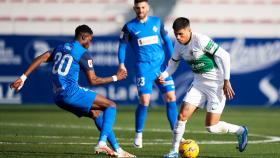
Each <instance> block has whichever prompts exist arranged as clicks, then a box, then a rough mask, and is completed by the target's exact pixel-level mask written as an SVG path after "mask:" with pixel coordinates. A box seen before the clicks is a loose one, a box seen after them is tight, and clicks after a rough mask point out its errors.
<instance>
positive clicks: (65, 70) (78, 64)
mask: <svg viewBox="0 0 280 158" xmlns="http://www.w3.org/2000/svg"><path fill="white" fill-rule="evenodd" d="M86 51H87V49H86V48H84V47H83V46H82V45H81V44H80V43H79V42H77V41H75V42H71V43H65V44H64V45H60V46H58V47H56V48H55V49H54V51H53V52H52V55H51V59H52V60H53V68H52V83H53V92H54V94H55V95H57V94H60V95H67V96H70V95H73V94H74V93H75V92H77V91H78V90H79V84H78V79H79V72H80V69H81V68H82V69H83V70H89V69H93V60H92V58H91V57H90V55H89V54H88V53H87V52H86Z"/></svg>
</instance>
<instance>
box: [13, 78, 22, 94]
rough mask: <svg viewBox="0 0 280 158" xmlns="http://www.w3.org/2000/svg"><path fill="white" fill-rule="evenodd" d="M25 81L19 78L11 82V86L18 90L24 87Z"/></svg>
mask: <svg viewBox="0 0 280 158" xmlns="http://www.w3.org/2000/svg"><path fill="white" fill-rule="evenodd" d="M23 84H24V82H23V81H22V80H21V79H20V78H18V79H17V80H15V81H14V82H13V83H11V84H10V88H12V89H15V90H16V91H17V92H18V91H19V90H20V89H21V88H22V86H23Z"/></svg>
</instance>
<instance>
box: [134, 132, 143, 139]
mask: <svg viewBox="0 0 280 158" xmlns="http://www.w3.org/2000/svg"><path fill="white" fill-rule="evenodd" d="M142 137H143V133H142V132H141V133H135V138H142Z"/></svg>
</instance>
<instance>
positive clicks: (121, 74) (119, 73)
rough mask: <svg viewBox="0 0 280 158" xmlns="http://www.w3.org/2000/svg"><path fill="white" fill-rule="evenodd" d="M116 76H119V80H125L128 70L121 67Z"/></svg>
mask: <svg viewBox="0 0 280 158" xmlns="http://www.w3.org/2000/svg"><path fill="white" fill-rule="evenodd" d="M116 76H117V79H118V80H123V79H125V78H126V77H127V71H125V70H123V69H119V70H118V72H117V74H116Z"/></svg>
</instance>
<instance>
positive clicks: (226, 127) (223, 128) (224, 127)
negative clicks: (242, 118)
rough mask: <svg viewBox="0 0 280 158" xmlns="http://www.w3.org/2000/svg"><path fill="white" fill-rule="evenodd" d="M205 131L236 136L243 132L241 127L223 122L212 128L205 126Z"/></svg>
mask: <svg viewBox="0 0 280 158" xmlns="http://www.w3.org/2000/svg"><path fill="white" fill-rule="evenodd" d="M206 129H207V131H208V132H211V133H233V134H236V135H240V134H241V133H242V132H243V131H244V129H243V127H241V126H238V125H234V124H230V123H227V122H224V121H220V122H218V123H217V124H215V125H212V126H206Z"/></svg>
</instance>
